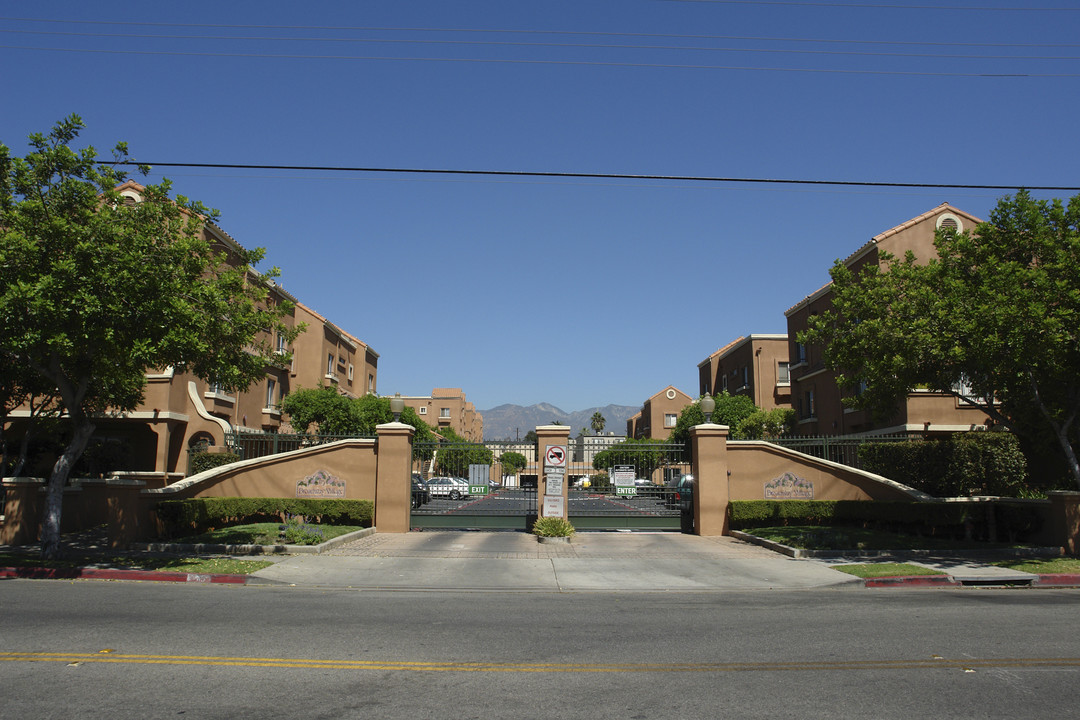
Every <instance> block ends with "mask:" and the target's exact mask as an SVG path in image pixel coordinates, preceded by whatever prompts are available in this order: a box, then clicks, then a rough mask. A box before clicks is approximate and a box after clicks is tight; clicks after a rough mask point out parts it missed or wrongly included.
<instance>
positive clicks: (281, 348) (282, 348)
mask: <svg viewBox="0 0 1080 720" xmlns="http://www.w3.org/2000/svg"><path fill="white" fill-rule="evenodd" d="M277 351H278V354H279V355H284V354H285V353H286V352H288V351H289V344H288V343H287V342H285V335H283V334H282V333H278V336H277Z"/></svg>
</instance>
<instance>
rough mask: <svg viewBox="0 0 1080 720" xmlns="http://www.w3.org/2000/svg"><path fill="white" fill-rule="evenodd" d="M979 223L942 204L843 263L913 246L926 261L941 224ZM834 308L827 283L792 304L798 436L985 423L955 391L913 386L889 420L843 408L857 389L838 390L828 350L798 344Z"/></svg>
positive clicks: (959, 227) (857, 263)
mask: <svg viewBox="0 0 1080 720" xmlns="http://www.w3.org/2000/svg"><path fill="white" fill-rule="evenodd" d="M979 222H981V221H980V220H979V219H978V218H976V217H974V216H973V215H969V214H968V213H965V212H964V211H963V210H960V209H958V208H955V207H953V206H952V205H949V204H948V203H943V204H941V205H939V206H938V207H936V208H934V209H933V210H930V211H928V212H926V213H923V214H922V215H919V216H918V217H915V218H912V219H911V220H908V221H907V222H905V223H902V224H900V225H897V226H896V227H893V228H890V229H889V230H886V231H885V232H883V233H881V234H879V235H875V236H874V237H873V238H871V239H870V241H869V242H867V243H865V244H864V245H862V246H861V247H860V248H859V249H858V250H856V251H855V252H854V253H852V254H851V255H850V256H848V257H847V258H846V259H845V260H844V261H843V262H844V264H845V265H847V266H848V267H849V268H851V269H852V270H858V269H861V268H862V267H865V266H867V265H871V264H879V263H880V255H881V253H882V252H888V253H890V254H891V255H893V256H895V257H898V258H902V257H904V255H905V254H906V253H907V252H908V251H909V250H910V251H911V252H912V253H913V254H914V255H915V257H916V259H918V260H920V261H922V262H926V261H928V260H929V259H930V258H932V257H934V255H935V254H936V249H935V247H934V238H935V234H936V231H937V230H938V228H945V227H948V228H953V229H955V230H956V231H958V232H960V231H964V230H972V229H974V227H975V226H976V225H977V224H978V223H979ZM831 307H832V284H831V283H829V284H827V285H825V286H824V287H822V288H820V289H818V290H817V291H815V292H814V293H812V294H811V295H809V296H807V297H805V298H803V299H802V300H801V301H799V302H798V303H797V304H796V305H794V306H793V307H791V308H789V309H788V310H787V312H786V313H785V315H786V316H787V326H788V333H787V334H788V352H789V359H790V365H789V368H788V369H789V374H790V380H791V403H792V407H793V408H794V409H795V412H796V417H797V419H796V426H795V433H796V434H798V435H847V434H860V433H872V434H884V433H893V432H924V433H934V432H956V431H964V430H973V429H977V428H981V427H985V425H986V422H987V419H988V418H987V416H986V414H985V413H984V412H983V411H982V410H981V409H980V408H979V407H977V406H975V405H971V404H968V403H964V402H962V401H960V400H958V399H957V398H955V397H954V396H952V395H949V394H946V393H939V392H931V391H928V390H915V391H913V392H911V393H909V394H908V395H907V397H905V398H904V399H903V400H902V401H901V402H900V406H899V408H898V410H897V411H896V413H895V414H894V415H893V416H892V417H890V418H888V419H887V420H884V421H882V420H877V419H875V418H874V417H873V416H872V414H871V413H870V412H869V411H865V410H853V409H851V408H848V407H845V406H844V404H843V399H844V398H845V397H846V396H849V395H850V394H851V393H856V392H858V391H859V389H858V388H840V387H839V386H838V385H837V383H836V373H834V372H833V371H831V370H829V369H827V368H826V367H825V360H824V348H821V347H815V346H806V345H803V344H802V343H799V342H798V334H799V333H800V332H802V331H804V330H806V329H807V328H808V323H809V320H810V318H811V317H812V316H814V315H817V314H819V313H822V312H824V311H826V310H828V309H830V308H831Z"/></svg>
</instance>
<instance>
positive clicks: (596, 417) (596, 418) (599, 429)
mask: <svg viewBox="0 0 1080 720" xmlns="http://www.w3.org/2000/svg"><path fill="white" fill-rule="evenodd" d="M589 424H590V425H592V429H593V432H594V433H596V434H597V435H599V434H601V433H603V432H604V425H606V424H607V420H605V419H604V416H603V415H601V414H600V411H599V410H597V411H596V412H594V413H593V414H592V419H590V420H589Z"/></svg>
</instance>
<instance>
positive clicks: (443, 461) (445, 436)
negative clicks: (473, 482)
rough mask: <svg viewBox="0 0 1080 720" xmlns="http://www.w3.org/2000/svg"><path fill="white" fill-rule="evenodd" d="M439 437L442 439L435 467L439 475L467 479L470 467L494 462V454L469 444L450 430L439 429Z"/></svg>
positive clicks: (481, 447)
mask: <svg viewBox="0 0 1080 720" xmlns="http://www.w3.org/2000/svg"><path fill="white" fill-rule="evenodd" d="M439 435H441V436H442V437H441V439H440V440H439V449H438V455H437V456H436V458H435V466H436V471H437V472H438V473H439V474H440V475H451V476H453V477H463V478H466V479H468V477H469V466H470V465H491V464H492V462H493V461H494V453H492V452H491V450H490V449H489V448H487V447H484V446H483V445H480V444H478V443H471V442H469V441H468V440H466V439H465V438H463V437H461V436H460V435H458V434H457V432H455V431H454V430H453V429H452V428H448V427H447V428H441V429H440V430H439Z"/></svg>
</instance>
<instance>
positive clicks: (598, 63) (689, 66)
mask: <svg viewBox="0 0 1080 720" xmlns="http://www.w3.org/2000/svg"><path fill="white" fill-rule="evenodd" d="M0 49H7V50H33V51H44V52H68V53H91V54H108V55H150V56H178V57H235V58H252V59H266V58H273V59H287V60H380V61H398V62H401V61H407V62H448V63H476V64H484V65H496V64H508V65H567V66H569V65H577V66H581V65H584V66H591V67H625V68H658V69H665V70H745V71H756V72H794V73H825V74H834V75H879V76H880V75H886V76H919V77H965V78H1076V77H1080V73H1032V72H997V73H992V72H946V71H933V72H931V71H917V70H869V69H866V68H855V69H841V68H794V67H769V66H764V65H757V66H755V65H705V64H700V63H645V62H618V61H607V60H523V59H507V58H452V57H415V56H409V57H402V56H392V55H297V54H281V53H214V52H184V51H170V50H118V49H113V48H110V49H107V50H105V49H90V48H58V47H28V46H23V45H0Z"/></svg>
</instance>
